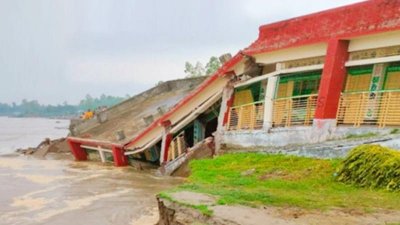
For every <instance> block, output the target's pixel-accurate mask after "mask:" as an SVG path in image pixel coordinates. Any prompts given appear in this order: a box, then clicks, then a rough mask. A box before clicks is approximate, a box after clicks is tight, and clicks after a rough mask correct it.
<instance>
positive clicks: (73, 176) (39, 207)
mask: <svg viewBox="0 0 400 225" xmlns="http://www.w3.org/2000/svg"><path fill="white" fill-rule="evenodd" d="M35 135H36V134H35ZM40 140H42V139H40ZM40 140H38V142H39V141H40ZM6 152H9V151H6ZM180 182H181V181H180V180H177V179H171V178H162V177H157V176H155V175H153V172H150V173H149V172H146V173H144V172H138V171H135V170H134V169H132V168H122V169H120V168H115V167H113V166H112V165H103V164H100V163H96V162H74V161H73V160H72V158H71V156H68V155H63V156H60V155H48V156H47V158H46V159H35V158H33V157H27V156H19V155H13V154H8V153H7V154H4V152H3V155H1V153H0V224H1V225H20V224H21V225H22V224H23V225H33V224H35V225H36V224H38V225H39V224H40V225H41V224H52V225H53V224H56V225H64V224H65V225H67V224H68V225H70V224H74V225H79V224H82V225H88V224H96V225H97V224H99V225H102V224H113V225H119V224H121V225H122V224H124V225H127V224H128V225H129V224H132V225H133V224H143V225H145V224H154V222H155V220H157V218H158V217H157V214H156V213H157V212H156V201H155V197H154V196H155V194H156V193H158V192H160V191H161V190H164V189H166V188H170V187H173V186H174V185H177V184H178V183H180Z"/></svg>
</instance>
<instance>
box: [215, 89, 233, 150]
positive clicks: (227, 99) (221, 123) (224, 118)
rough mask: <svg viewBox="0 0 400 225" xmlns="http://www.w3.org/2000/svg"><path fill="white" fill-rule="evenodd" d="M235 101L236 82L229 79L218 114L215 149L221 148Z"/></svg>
mask: <svg viewBox="0 0 400 225" xmlns="http://www.w3.org/2000/svg"><path fill="white" fill-rule="evenodd" d="M233 101H234V82H233V81H229V82H228V84H227V85H226V86H225V87H224V90H223V91H222V102H221V107H220V110H219V115H218V125H217V131H216V132H215V133H214V143H215V151H216V152H217V153H218V151H219V150H220V149H221V142H222V135H223V133H224V130H225V126H226V124H227V123H228V118H229V111H230V108H231V107H232V105H233Z"/></svg>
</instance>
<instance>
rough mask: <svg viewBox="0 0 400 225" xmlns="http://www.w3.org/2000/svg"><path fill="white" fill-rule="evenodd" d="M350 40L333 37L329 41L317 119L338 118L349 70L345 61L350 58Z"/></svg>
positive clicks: (316, 114)
mask: <svg viewBox="0 0 400 225" xmlns="http://www.w3.org/2000/svg"><path fill="white" fill-rule="evenodd" d="M348 46H349V41H345V40H338V39H332V40H329V42H328V50H327V54H326V57H325V65H324V70H323V72H322V77H321V83H320V87H319V92H318V101H317V108H316V111H315V119H317V120H318V119H336V113H337V110H338V105H339V99H340V94H341V92H342V89H343V86H344V83H345V80H346V75H347V70H346V67H345V63H346V61H347V60H348V58H349V53H348Z"/></svg>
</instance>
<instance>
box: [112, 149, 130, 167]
mask: <svg viewBox="0 0 400 225" xmlns="http://www.w3.org/2000/svg"><path fill="white" fill-rule="evenodd" d="M112 154H113V158H114V165H115V166H117V167H123V166H128V165H129V161H128V157H127V156H126V155H125V150H124V149H123V148H122V147H118V146H115V145H113V146H112Z"/></svg>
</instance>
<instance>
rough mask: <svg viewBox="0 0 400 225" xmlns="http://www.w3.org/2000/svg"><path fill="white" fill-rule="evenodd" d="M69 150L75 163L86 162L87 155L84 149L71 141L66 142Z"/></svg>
mask: <svg viewBox="0 0 400 225" xmlns="http://www.w3.org/2000/svg"><path fill="white" fill-rule="evenodd" d="M67 141H68V145H69V148H70V149H71V152H72V154H73V155H74V157H75V160H76V161H86V160H87V153H86V151H85V149H83V148H82V147H81V144H80V143H76V142H74V141H72V140H67Z"/></svg>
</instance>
